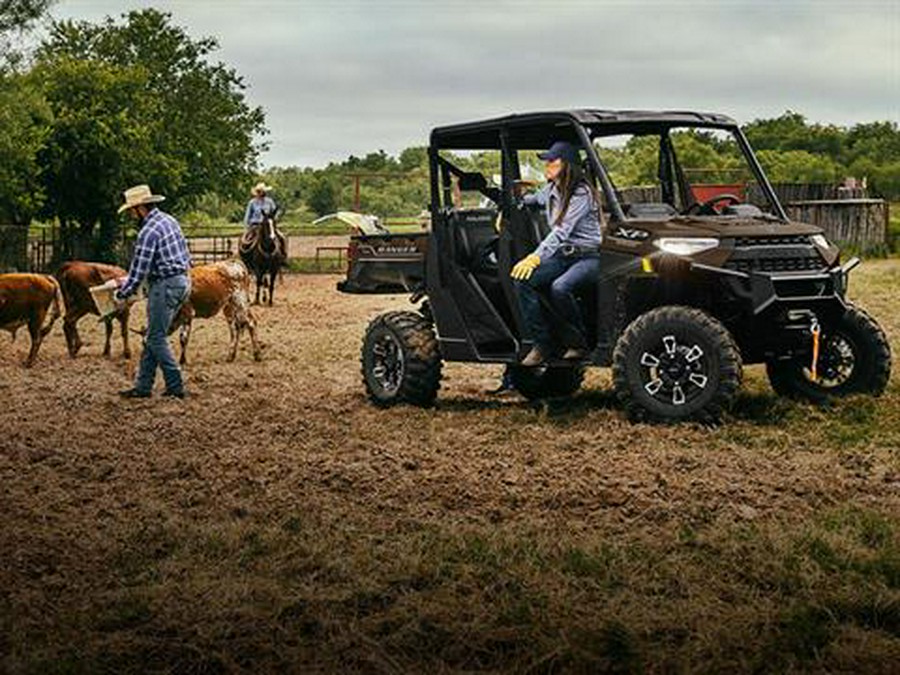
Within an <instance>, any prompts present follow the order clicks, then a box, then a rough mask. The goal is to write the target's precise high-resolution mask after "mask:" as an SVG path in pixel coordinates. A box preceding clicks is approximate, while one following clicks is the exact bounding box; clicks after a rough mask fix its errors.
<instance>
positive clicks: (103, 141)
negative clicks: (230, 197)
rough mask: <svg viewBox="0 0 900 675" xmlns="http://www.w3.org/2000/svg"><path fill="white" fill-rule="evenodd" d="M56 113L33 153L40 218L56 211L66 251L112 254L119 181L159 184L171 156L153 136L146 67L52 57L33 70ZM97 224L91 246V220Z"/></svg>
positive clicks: (121, 183) (152, 103) (154, 103)
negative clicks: (36, 164)
mask: <svg viewBox="0 0 900 675" xmlns="http://www.w3.org/2000/svg"><path fill="white" fill-rule="evenodd" d="M30 78H31V80H32V81H33V82H34V83H35V86H40V87H41V88H42V91H43V95H44V97H45V99H46V101H47V103H48V105H49V106H50V109H51V110H52V113H53V123H52V126H51V128H50V130H49V133H48V135H47V138H46V140H45V143H44V146H43V148H42V149H41V150H40V152H39V153H38V161H39V163H40V166H41V177H42V183H43V189H44V192H45V194H46V203H45V204H44V208H43V210H42V215H43V216H44V217H45V218H53V217H55V218H58V219H59V221H60V224H61V226H62V230H63V235H64V239H65V241H66V245H67V247H69V248H70V249H74V250H70V251H69V252H70V253H75V254H76V255H91V256H98V257H101V258H104V259H111V258H113V254H114V250H113V247H114V243H115V241H116V239H117V235H118V233H119V219H118V218H117V217H116V215H117V214H116V209H117V207H118V205H119V203H120V202H121V191H122V189H123V186H128V185H132V184H135V183H137V182H143V180H145V179H147V180H149V182H150V183H151V184H158V183H160V182H162V180H159V179H157V180H154V179H156V178H157V177H160V178H161V177H164V176H165V175H166V174H167V172H168V171H169V170H170V166H171V164H170V160H169V158H168V157H167V156H166V155H165V154H163V153H161V152H160V151H159V150H158V149H157V148H156V147H155V146H154V144H153V142H152V139H153V133H154V130H155V125H154V119H155V117H156V116H157V114H158V102H157V101H155V100H154V99H152V98H150V97H146V96H143V92H144V91H145V90H146V86H147V78H146V73H144V72H142V71H139V70H136V69H133V68H126V67H119V66H112V65H107V64H103V63H97V62H91V61H84V60H77V59H73V58H56V59H54V60H53V61H43V62H41V63H39V65H38V66H36V67H35V68H34V70H33V71H32V72H31V73H30ZM98 224H99V231H98V232H97V237H96V241H95V242H94V244H95V245H94V246H91V245H90V243H91V242H92V239H93V238H94V234H95V227H96V226H97V225H98Z"/></svg>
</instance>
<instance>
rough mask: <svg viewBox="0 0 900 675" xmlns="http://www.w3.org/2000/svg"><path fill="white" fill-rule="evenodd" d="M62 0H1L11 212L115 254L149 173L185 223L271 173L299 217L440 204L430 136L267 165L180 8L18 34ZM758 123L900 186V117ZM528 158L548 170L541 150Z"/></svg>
mask: <svg viewBox="0 0 900 675" xmlns="http://www.w3.org/2000/svg"><path fill="white" fill-rule="evenodd" d="M52 1H53V0H6V1H5V2H4V3H3V4H2V5H0V46H2V52H0V128H2V129H3V132H4V133H3V134H0V223H2V224H10V223H12V224H16V225H18V226H20V227H23V228H24V227H27V226H28V224H29V223H31V222H32V221H34V220H38V221H41V222H54V223H59V225H60V228H61V231H62V233H63V237H64V238H65V239H66V240H69V241H77V242H80V243H81V244H82V246H81V247H80V250H81V251H86V252H87V253H86V254H88V255H92V256H94V257H97V258H100V259H112V258H113V257H115V254H116V242H117V241H118V240H119V239H120V234H121V228H122V227H123V224H124V221H123V219H121V218H120V217H118V216H117V213H116V209H117V207H118V205H119V202H120V197H121V190H122V189H123V188H124V187H127V186H129V185H132V184H136V183H140V182H148V183H150V184H151V185H152V186H153V188H154V190H157V191H160V192H162V193H163V194H165V195H166V196H167V198H168V202H167V205H168V208H169V209H170V210H172V211H173V212H175V213H176V214H178V215H180V216H181V217H182V218H183V220H185V222H188V223H199V224H202V223H207V224H211V225H213V224H216V223H221V222H223V221H232V222H236V221H238V220H240V218H241V216H242V214H243V208H244V205H245V203H246V199H247V186H248V185H250V184H252V182H253V181H255V180H257V179H258V178H259V177H260V176H261V177H262V178H264V179H265V180H266V181H267V182H269V183H270V184H272V185H274V187H275V193H274V195H275V197H276V198H277V200H278V201H279V203H280V204H281V206H282V208H283V210H284V213H285V214H286V215H287V216H288V217H289V218H290V219H292V220H294V221H295V222H309V221H310V220H312V219H314V218H315V217H317V216H319V215H324V214H327V213H331V212H333V211H336V210H338V209H349V208H352V207H354V206H355V205H357V201H358V206H359V208H360V210H362V211H364V212H368V213H375V214H378V215H381V216H391V215H416V214H418V213H420V212H421V211H422V210H423V208H425V207H426V204H427V202H428V199H429V185H428V157H427V150H426V148H425V147H421V146H417V147H410V148H406V149H405V150H403V151H402V152H400V153H399V154H398V155H397V156H392V155H390V154H388V153H386V152H385V151H383V150H379V151H377V152H371V153H368V154H366V155H365V156H363V157H356V156H352V155H351V156H350V157H348V158H347V159H346V160H344V161H340V162H332V163H329V164H328V165H327V166H326V167H323V168H311V167H296V166H294V167H271V168H269V169H267V170H265V171H264V172H262V174H260V173H259V170H258V169H259V165H258V162H259V157H260V154H261V153H262V152H264V151H265V150H266V148H267V144H266V143H265V142H264V140H263V139H264V138H265V136H266V134H267V130H266V127H265V116H264V112H263V110H262V109H261V108H260V107H254V106H252V105H251V104H250V103H249V102H248V101H247V99H246V96H245V85H244V82H243V80H242V78H241V77H240V75H239V74H238V73H237V72H236V71H235V70H234V69H233V68H230V67H229V66H227V65H225V64H223V63H221V62H217V61H216V60H215V58H214V56H215V51H216V49H217V44H216V41H215V40H214V39H211V38H200V39H197V38H193V37H191V36H190V35H188V34H187V33H186V32H185V31H184V30H183V29H182V28H180V27H179V26H177V25H176V24H175V23H173V20H172V16H171V15H170V14H167V13H163V12H160V11H157V10H154V9H144V10H138V11H132V12H128V13H126V14H123V15H122V16H121V17H118V18H107V19H105V20H103V21H101V22H99V23H89V22H84V21H52V22H50V23H49V25H48V29H47V31H46V34H45V37H43V39H42V40H41V41H40V43H39V44H38V45H37V46H36V47H35V48H32V49H29V50H24V49H16V37H17V36H19V35H21V34H22V32H23V30H26V29H27V28H28V27H29V26H30V25H32V24H34V22H35V21H37V20H39V19H40V18H41V17H42V16H44V15H45V13H46V11H47V9H48V7H49V6H50V5H51V4H52ZM744 131H745V132H746V134H747V136H748V138H749V140H750V142H751V144H752V145H753V146H754V148H755V149H756V150H757V152H758V155H759V158H760V160H761V162H762V164H763V166H764V167H765V168H766V170H767V172H768V174H769V177H770V179H771V180H772V181H773V182H814V183H837V182H840V181H841V180H843V178H844V177H847V176H853V177H856V178H857V179H863V178H864V179H866V181H867V183H868V188H869V192H870V193H871V194H872V195H874V196H880V197H884V198H886V199H889V200H892V201H896V200H898V199H900V129H898V125H897V122H895V121H882V122H867V123H860V124H855V125H853V126H850V127H843V126H837V125H830V124H818V123H811V122H809V121H808V120H807V119H806V118H805V117H804V116H803V115H802V114H800V113H797V112H792V111H788V112H785V113H784V114H783V115H781V116H779V117H776V118H772V119H757V120H754V121H752V122H750V123H749V124H746V125H745V126H744ZM647 141H648V139H641V138H633V139H631V140H629V141H628V142H627V143H626V144H625V145H623V146H621V147H616V148H604V149H602V154H603V155H604V160H605V161H606V162H607V164H608V166H609V167H610V169H611V172H612V174H613V178H614V180H615V181H616V183H617V185H619V186H620V187H624V186H629V185H641V184H644V183H647V182H652V181H653V180H654V175H655V163H656V159H657V158H656V155H655V150H653V149H652V144H650V143H648V142H647ZM678 145H679V148H678V150H679V158H680V159H681V161H682V164H683V165H685V166H688V167H695V168H702V169H703V170H705V171H710V170H718V171H720V174H715V173H713V174H709V175H708V178H709V179H712V178H716V179H725V178H727V177H728V175H729V173H728V172H729V171H731V170H733V168H734V167H735V166H737V165H738V164H739V158H738V157H737V155H736V154H735V149H734V147H733V146H732V147H725V146H723V145H722V144H721V142H720V141H719V140H717V139H716V138H715V137H714V136H713V135H711V134H704V133H688V132H685V133H682V134H680V136H679V140H678ZM457 161H458V162H460V163H461V164H463V165H464V166H467V167H468V168H470V169H472V170H478V171H481V172H482V173H484V174H486V175H488V176H491V175H493V174H496V173H498V172H499V157H498V156H497V154H496V153H491V152H484V153H475V154H472V155H468V156H466V157H458V158H457ZM529 161H533V163H534V165H535V167H536V170H539V168H538V164H539V163H538V162H537V161H536V159H534V158H533V157H530V156H529ZM357 185H358V193H357Z"/></svg>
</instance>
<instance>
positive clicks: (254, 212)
mask: <svg viewBox="0 0 900 675" xmlns="http://www.w3.org/2000/svg"><path fill="white" fill-rule="evenodd" d="M276 208H277V207H276V206H275V201H274V200H273V199H272V198H271V197H269V196H266V197H263V198H262V199H260V198H258V197H254V198H253V199H251V200H250V203H249V204H247V211H246V212H245V213H244V225H246V226H247V227H250V226H251V225H259V224H260V223H261V222H262V221H263V217H264V214H266V213H268V214H269V215H271V214H273V213H275V209H276Z"/></svg>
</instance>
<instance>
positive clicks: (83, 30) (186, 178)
mask: <svg viewBox="0 0 900 675" xmlns="http://www.w3.org/2000/svg"><path fill="white" fill-rule="evenodd" d="M215 49H216V43H215V41H214V40H212V39H200V40H194V39H192V38H191V37H190V36H188V35H187V34H186V33H185V32H184V30H182V29H181V28H179V27H177V26H174V25H172V24H171V16H170V15H169V14H165V13H162V12H159V11H157V10H154V9H146V10H141V11H133V12H130V13H128V14H126V15H124V16H123V20H122V22H121V23H120V22H117V21H116V20H114V19H112V18H107V19H106V20H105V21H104V22H103V23H100V24H90V23H87V22H72V21H66V22H59V23H55V24H54V25H53V26H52V28H51V31H50V35H49V37H48V38H47V40H46V41H45V42H44V43H43V44H42V46H41V47H40V49H39V50H38V54H37V57H38V58H37V65H36V68H35V77H36V80H37V81H41V80H43V81H44V83H45V86H46V88H47V92H48V99H49V100H50V102H51V107H52V108H53V110H54V112H55V114H56V122H55V123H54V129H53V133H52V135H51V141H50V147H48V148H47V150H46V152H44V153H43V155H42V156H43V158H44V159H45V164H44V173H45V185H46V187H47V195H48V198H49V199H48V209H47V210H46V213H45V215H46V216H48V217H50V216H57V217H59V218H60V219H61V221H62V222H64V223H65V222H68V221H75V222H77V223H79V229H80V230H81V232H82V234H85V233H87V232H91V231H92V230H93V228H94V226H95V225H96V223H100V224H101V228H100V245H101V248H102V249H103V250H104V251H106V252H107V253H109V245H110V242H111V234H110V233H114V230H115V225H114V223H115V219H116V213H115V209H116V205H117V203H118V202H119V198H120V195H121V191H122V190H123V189H124V188H126V187H128V186H129V185H131V184H134V183H142V182H146V183H149V184H150V185H151V186H152V188H153V189H154V190H156V191H159V192H162V193H163V194H165V195H166V196H167V197H168V199H169V204H171V205H172V207H174V208H180V209H182V210H184V209H187V208H189V207H190V206H192V205H193V204H195V203H196V202H197V201H198V200H200V199H202V198H203V197H204V195H206V194H207V193H209V192H216V193H219V194H220V195H223V196H225V197H229V196H230V197H233V198H238V197H239V196H240V197H242V196H243V195H244V194H246V187H247V185H248V183H249V181H250V179H251V176H252V171H253V168H254V166H255V164H256V160H257V157H258V154H259V152H260V150H262V149H263V148H264V146H263V145H260V144H258V143H257V142H256V139H257V136H259V135H261V134H263V133H265V128H264V126H263V122H264V118H263V112H262V110H261V109H260V108H250V107H249V106H248V105H247V103H246V101H245V100H244V93H243V90H244V84H243V81H242V80H241V78H240V77H239V76H238V75H237V74H236V73H235V72H234V70H232V69H230V68H228V67H227V66H225V65H224V64H222V63H211V62H209V60H208V58H209V56H210V54H211V53H212V52H213V51H214V50H215Z"/></svg>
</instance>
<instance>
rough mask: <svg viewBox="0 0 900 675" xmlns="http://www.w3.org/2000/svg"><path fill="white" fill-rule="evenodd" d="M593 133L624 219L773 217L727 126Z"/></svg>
mask: <svg viewBox="0 0 900 675" xmlns="http://www.w3.org/2000/svg"><path fill="white" fill-rule="evenodd" d="M594 131H595V132H596V133H595V135H594V141H593V143H594V148H595V150H596V152H597V155H598V157H599V158H600V161H601V162H602V163H603V165H604V166H605V167H606V171H607V173H608V174H609V177H610V180H611V181H612V184H613V187H614V189H615V193H616V196H617V198H618V200H619V203H620V204H621V206H622V210H623V212H624V213H625V216H626V217H628V218H671V217H673V216H677V215H691V216H699V217H719V216H731V217H740V216H743V217H747V216H764V215H766V214H768V215H772V216H777V215H778V210H777V208H775V206H774V205H773V204H772V203H771V202H770V200H769V198H768V196H767V194H766V191H765V190H764V189H762V187H761V186H760V184H759V182H758V180H757V178H756V175H755V173H754V171H753V168H752V166H751V164H750V162H749V161H748V160H747V158H746V157H745V155H744V153H743V152H742V151H741V146H740V144H739V143H738V139H737V137H736V136H735V135H734V134H733V133H732V132H731V131H730V130H727V129H712V128H709V127H668V128H663V129H654V130H652V131H651V132H648V133H635V134H615V135H603V136H600V135H599V134H600V133H602V131H601V130H599V129H595V130H594Z"/></svg>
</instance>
